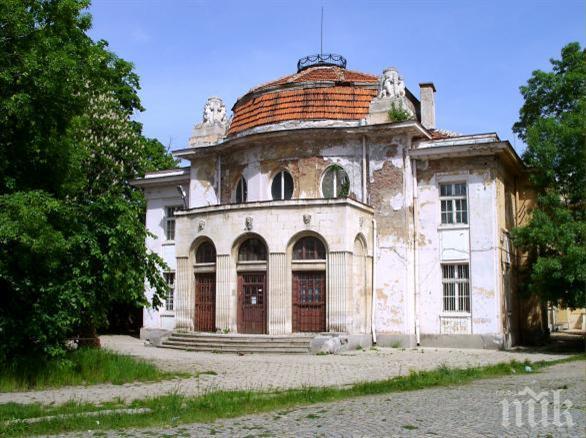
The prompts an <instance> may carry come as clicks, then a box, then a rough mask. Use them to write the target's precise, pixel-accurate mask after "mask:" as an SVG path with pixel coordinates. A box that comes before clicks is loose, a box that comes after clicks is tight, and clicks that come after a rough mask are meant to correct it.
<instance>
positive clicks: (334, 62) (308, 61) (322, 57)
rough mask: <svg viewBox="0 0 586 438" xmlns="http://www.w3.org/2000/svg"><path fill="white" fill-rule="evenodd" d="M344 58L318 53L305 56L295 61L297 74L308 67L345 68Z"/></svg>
mask: <svg viewBox="0 0 586 438" xmlns="http://www.w3.org/2000/svg"><path fill="white" fill-rule="evenodd" d="M346 64H347V61H346V58H344V57H343V56H342V55H336V54H335V53H319V54H317V55H309V56H305V57H303V58H301V59H299V61H297V73H299V72H300V71H302V70H305V69H307V68H310V67H322V66H334V67H340V68H346Z"/></svg>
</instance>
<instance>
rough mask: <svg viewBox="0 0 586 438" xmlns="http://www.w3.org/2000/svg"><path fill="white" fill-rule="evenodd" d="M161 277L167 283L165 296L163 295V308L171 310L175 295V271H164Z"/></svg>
mask: <svg viewBox="0 0 586 438" xmlns="http://www.w3.org/2000/svg"><path fill="white" fill-rule="evenodd" d="M163 277H164V278H165V282H166V283H167V287H168V289H167V296H166V297H165V310H173V306H174V297H175V272H164V273H163Z"/></svg>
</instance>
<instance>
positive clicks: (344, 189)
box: [321, 164, 350, 198]
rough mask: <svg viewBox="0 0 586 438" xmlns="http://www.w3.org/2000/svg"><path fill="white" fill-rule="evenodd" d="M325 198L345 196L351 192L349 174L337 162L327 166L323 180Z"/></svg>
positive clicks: (322, 188)
mask: <svg viewBox="0 0 586 438" xmlns="http://www.w3.org/2000/svg"><path fill="white" fill-rule="evenodd" d="M321 192H322V194H323V196H324V198H345V197H346V196H348V194H349V193H350V179H349V178H348V174H347V173H346V171H345V170H344V169H343V168H342V166H339V165H337V164H335V165H333V166H330V167H328V168H327V170H326V172H325V174H324V177H323V179H322V181H321Z"/></svg>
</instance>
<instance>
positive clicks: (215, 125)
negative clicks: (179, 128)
mask: <svg viewBox="0 0 586 438" xmlns="http://www.w3.org/2000/svg"><path fill="white" fill-rule="evenodd" d="M228 124H229V121H228V117H227V115H226V106H225V105H224V102H223V101H222V99H220V98H219V97H216V96H212V97H208V100H207V102H206V103H205V105H204V106H203V120H202V122H201V123H198V124H197V125H195V126H194V127H193V133H192V134H191V137H190V138H189V145H190V146H192V147H198V146H209V145H211V144H215V143H217V142H219V141H221V140H222V139H223V138H224V137H225V136H226V130H227V129H228Z"/></svg>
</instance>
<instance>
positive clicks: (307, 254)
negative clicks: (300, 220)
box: [293, 237, 326, 260]
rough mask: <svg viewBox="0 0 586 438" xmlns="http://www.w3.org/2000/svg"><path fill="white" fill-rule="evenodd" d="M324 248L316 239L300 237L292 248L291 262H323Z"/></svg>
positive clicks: (324, 256)
mask: <svg viewBox="0 0 586 438" xmlns="http://www.w3.org/2000/svg"><path fill="white" fill-rule="evenodd" d="M325 258H326V248H325V246H324V244H323V243H322V242H321V240H319V239H318V238H316V237H302V238H301V239H299V240H298V241H297V242H296V243H295V245H294V246H293V260H324V259H325Z"/></svg>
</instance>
